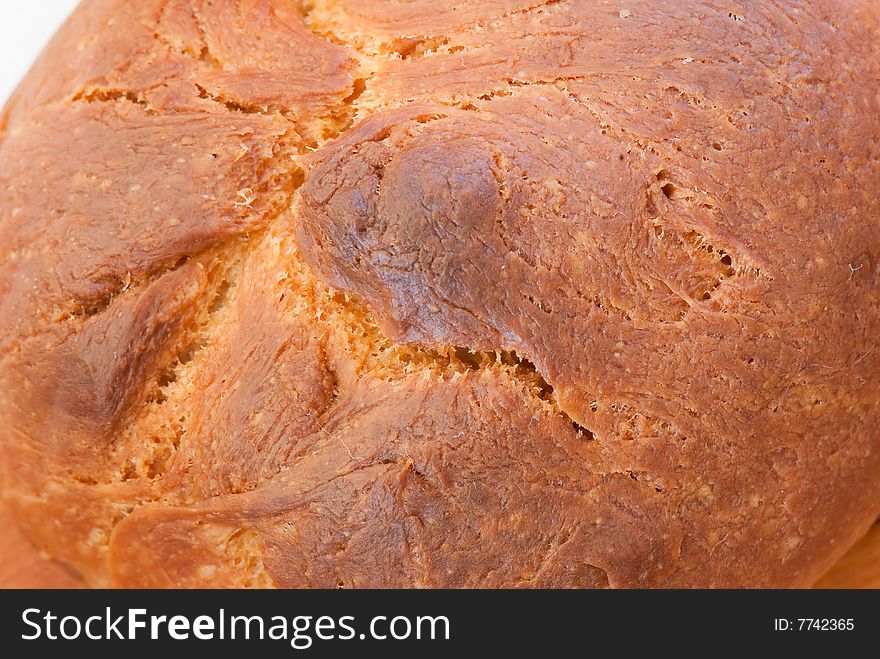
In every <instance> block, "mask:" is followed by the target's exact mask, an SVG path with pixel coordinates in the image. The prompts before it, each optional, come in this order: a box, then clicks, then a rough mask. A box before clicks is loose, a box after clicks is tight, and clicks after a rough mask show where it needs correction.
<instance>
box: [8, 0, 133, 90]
mask: <svg viewBox="0 0 880 659" xmlns="http://www.w3.org/2000/svg"><path fill="white" fill-rule="evenodd" d="M135 1H137V0H135ZM77 4H78V0H0V105H2V104H4V103H6V99H7V98H9V95H10V94H11V93H12V90H13V89H15V87H16V85H17V84H18V82H19V81H20V80H21V79H22V77H23V76H24V74H25V73H27V71H28V69H29V68H30V66H31V64H32V63H33V61H34V60H35V59H36V58H37V55H39V54H40V51H41V50H43V46H45V45H46V43H47V42H48V41H49V39H50V38H51V37H52V35H53V34H55V31H56V30H57V29H58V28H59V27H60V26H61V23H63V22H64V19H65V18H67V16H68V15H69V14H70V12H71V11H73V8H74V7H76V5H77Z"/></svg>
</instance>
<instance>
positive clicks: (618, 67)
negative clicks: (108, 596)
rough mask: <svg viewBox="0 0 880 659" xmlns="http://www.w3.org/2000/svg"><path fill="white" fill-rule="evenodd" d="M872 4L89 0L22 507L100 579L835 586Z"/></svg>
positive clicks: (7, 464)
mask: <svg viewBox="0 0 880 659" xmlns="http://www.w3.org/2000/svg"><path fill="white" fill-rule="evenodd" d="M878 43H880V5H878V3H877V2H875V0H847V1H844V0H810V1H806V0H804V1H797V0H792V1H790V2H785V3H776V2H770V1H757V0H755V1H750V2H732V3H731V2H723V3H719V2H714V1H710V0H675V1H671V2H661V1H658V0H654V1H652V2H641V1H638V0H627V1H624V0H621V1H620V2H600V1H599V0H581V1H576V0H569V1H545V2H542V1H540V0H482V1H481V2H447V1H445V0H408V1H403V0H395V1H379V0H312V1H307V2H302V3H300V2H295V1H294V0H220V1H218V0H215V1H213V2H212V1H211V0H161V1H160V0H142V1H139V2H124V1H123V0H87V1H86V2H84V3H83V4H82V5H81V7H80V8H79V9H78V10H77V12H76V13H75V14H74V16H73V17H72V18H71V19H70V20H69V21H68V22H67V24H66V25H65V26H64V27H63V28H62V30H61V32H60V33H59V34H58V35H57V37H56V38H55V39H54V41H53V42H52V44H51V45H50V46H49V47H48V49H47V50H46V51H45V53H44V54H43V55H42V56H41V58H40V59H39V61H38V62H37V63H36V65H35V66H34V68H33V70H32V71H31V73H30V75H29V76H28V77H27V79H26V80H25V81H24V82H23V84H22V85H21V86H20V87H19V89H18V90H17V92H16V94H15V95H14V97H13V98H12V100H11V101H10V102H9V104H8V105H7V107H6V109H5V111H4V114H3V117H2V126H0V130H2V137H0V140H2V143H0V226H2V232H3V241H2V244H0V253H2V259H0V323H2V331H0V341H2V343H0V355H2V361H0V364H2V368H0V371H2V376H0V377H2V382H0V396H2V400H0V410H2V412H0V414H2V418H0V432H2V465H3V472H2V473H3V488H4V494H5V498H6V499H7V500H8V502H9V504H10V505H11V507H12V508H13V510H14V511H15V514H16V516H17V519H18V520H19V522H20V524H21V525H22V527H23V528H24V530H25V531H26V533H27V534H28V535H29V537H30V538H31V539H33V540H34V541H35V542H36V543H37V544H38V545H39V546H41V547H42V548H44V549H45V551H46V552H47V553H48V554H49V555H50V556H52V557H54V558H57V559H58V560H61V561H63V562H65V563H66V564H68V565H70V566H71V567H73V568H74V569H75V570H76V571H78V572H79V573H80V574H82V575H83V576H84V577H85V579H86V580H87V581H88V582H89V583H90V584H94V585H101V586H146V587H153V586H157V587H158V586H257V587H261V586H278V587H300V586H302V587H336V586H340V587H367V586H376V587H385V586H389V587H393V586H419V587H422V586H424V587H446V586H450V587H459V586H477V587H499V586H533V587H548V586H563V587H605V586H611V587H670V586H676V587H678V586H805V585H809V584H811V583H812V582H813V581H814V580H815V579H817V578H818V577H819V576H820V575H821V574H822V573H823V571H825V570H826V569H827V568H828V567H829V566H830V565H831V564H832V563H833V562H834V561H835V560H836V559H837V558H838V557H839V556H841V555H842V553H843V552H845V550H846V549H847V548H848V547H849V546H851V545H852V544H853V542H855V540H856V539H857V538H858V537H859V536H861V535H862V534H863V533H864V532H865V531H866V530H867V529H868V528H869V526H870V524H871V523H872V522H873V520H874V519H876V517H877V514H878V512H880V450H878V448H880V447H878V428H880V350H877V341H878V336H880V189H878V188H880V124H878V121H877V117H878V116H880V82H878V81H880V57H878V56H877V45H878Z"/></svg>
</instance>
